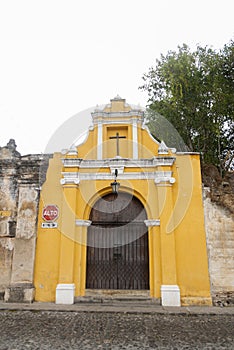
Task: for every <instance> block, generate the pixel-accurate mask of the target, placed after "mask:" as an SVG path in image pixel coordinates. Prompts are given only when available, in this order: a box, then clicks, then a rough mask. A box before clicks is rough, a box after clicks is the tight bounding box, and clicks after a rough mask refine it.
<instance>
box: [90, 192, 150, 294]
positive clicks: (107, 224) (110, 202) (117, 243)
mask: <svg viewBox="0 0 234 350" xmlns="http://www.w3.org/2000/svg"><path fill="white" fill-rule="evenodd" d="M105 211H106V212H105ZM145 219H146V212H145V209H144V207H143V206H142V204H141V202H139V200H137V199H136V198H135V197H132V196H130V195H128V194H126V193H122V194H118V196H116V195H113V194H110V195H107V196H105V197H104V198H102V199H101V200H99V201H98V202H97V203H95V205H94V208H93V209H92V211H91V215H90V220H91V221H92V225H91V226H90V227H89V229H88V240H87V245H88V248H87V282H86V287H87V288H91V289H149V256H148V232H147V228H146V226H145V224H144V221H143V220H145Z"/></svg>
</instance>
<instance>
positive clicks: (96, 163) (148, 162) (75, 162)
mask: <svg viewBox="0 0 234 350" xmlns="http://www.w3.org/2000/svg"><path fill="white" fill-rule="evenodd" d="M62 162H63V166H64V167H65V168H81V169H89V168H92V169H93V168H109V167H115V168H116V167H117V166H124V167H125V168H136V167H139V168H144V167H147V168H155V167H158V166H160V167H161V166H172V165H173V164H174V162H175V157H171V156H169V157H160V156H159V157H157V156H155V157H153V158H149V159H137V160H134V159H126V158H121V157H118V158H117V157H115V158H110V159H103V160H102V159H98V160H90V159H81V158H62Z"/></svg>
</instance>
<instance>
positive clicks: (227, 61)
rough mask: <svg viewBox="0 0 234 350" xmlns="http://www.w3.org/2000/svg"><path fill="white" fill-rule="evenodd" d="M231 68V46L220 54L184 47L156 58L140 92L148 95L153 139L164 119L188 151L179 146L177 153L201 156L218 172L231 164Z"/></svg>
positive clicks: (233, 47) (233, 59) (233, 55)
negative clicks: (160, 116)
mask: <svg viewBox="0 0 234 350" xmlns="http://www.w3.org/2000/svg"><path fill="white" fill-rule="evenodd" d="M233 62H234V45H233V41H231V42H230V43H229V44H228V45H225V46H224V48H223V49H222V50H220V51H219V52H217V51H215V50H213V49H211V48H208V47H201V46H197V48H196V50H195V51H194V52H192V51H191V50H190V48H189V47H188V46H187V45H185V44H184V45H183V46H181V47H180V46H179V47H178V51H169V52H168V53H167V54H166V55H165V56H164V55H161V56H160V59H157V60H156V65H155V67H151V68H150V69H149V72H148V73H145V74H144V75H143V81H144V83H143V85H142V86H141V87H140V89H142V90H145V91H147V92H148V97H149V98H148V107H149V109H148V112H147V118H148V126H149V128H150V130H151V131H152V133H153V134H157V130H155V125H158V122H159V117H158V116H159V115H163V116H164V117H165V118H166V119H167V120H168V121H169V122H171V123H172V124H173V126H174V127H175V128H176V129H177V131H178V133H179V135H180V136H181V138H182V139H183V141H184V143H185V144H186V145H187V147H185V146H184V144H183V142H179V143H178V145H179V149H178V150H180V151H184V150H188V149H189V150H190V151H195V152H201V153H202V155H203V161H204V162H205V163H212V164H214V165H216V166H219V168H220V170H223V169H229V168H230V167H231V166H232V164H233V158H232V155H233V143H234V140H233V131H234V119H233V115H234V113H233V111H234V108H233V91H234V89H233V88H234V87H233V84H234V79H233V78H234V77H233V74H234V73H233V71H234V70H233V64H234V63H233ZM164 129H165V128H164ZM156 136H157V135H156ZM167 138H168V135H167ZM172 138H173V137H172ZM172 138H171V140H170V141H169V142H172V141H173V140H172ZM169 139H170V138H169ZM168 146H171V147H172V146H173V144H168ZM177 147H178V146H177ZM233 157H234V156H233ZM227 158H228V159H227Z"/></svg>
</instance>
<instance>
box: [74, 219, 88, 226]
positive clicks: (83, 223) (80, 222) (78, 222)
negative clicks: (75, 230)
mask: <svg viewBox="0 0 234 350" xmlns="http://www.w3.org/2000/svg"><path fill="white" fill-rule="evenodd" d="M91 224H92V221H90V220H82V219H76V226H86V227H88V226H90V225H91Z"/></svg>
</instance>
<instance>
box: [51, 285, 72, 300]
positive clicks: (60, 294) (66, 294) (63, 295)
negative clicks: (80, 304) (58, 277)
mask: <svg viewBox="0 0 234 350" xmlns="http://www.w3.org/2000/svg"><path fill="white" fill-rule="evenodd" d="M74 297H75V284H74V283H69V284H68V283H66V284H65V283H61V284H58V285H57V287H56V300H55V303H56V304H65V305H70V304H74Z"/></svg>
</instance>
